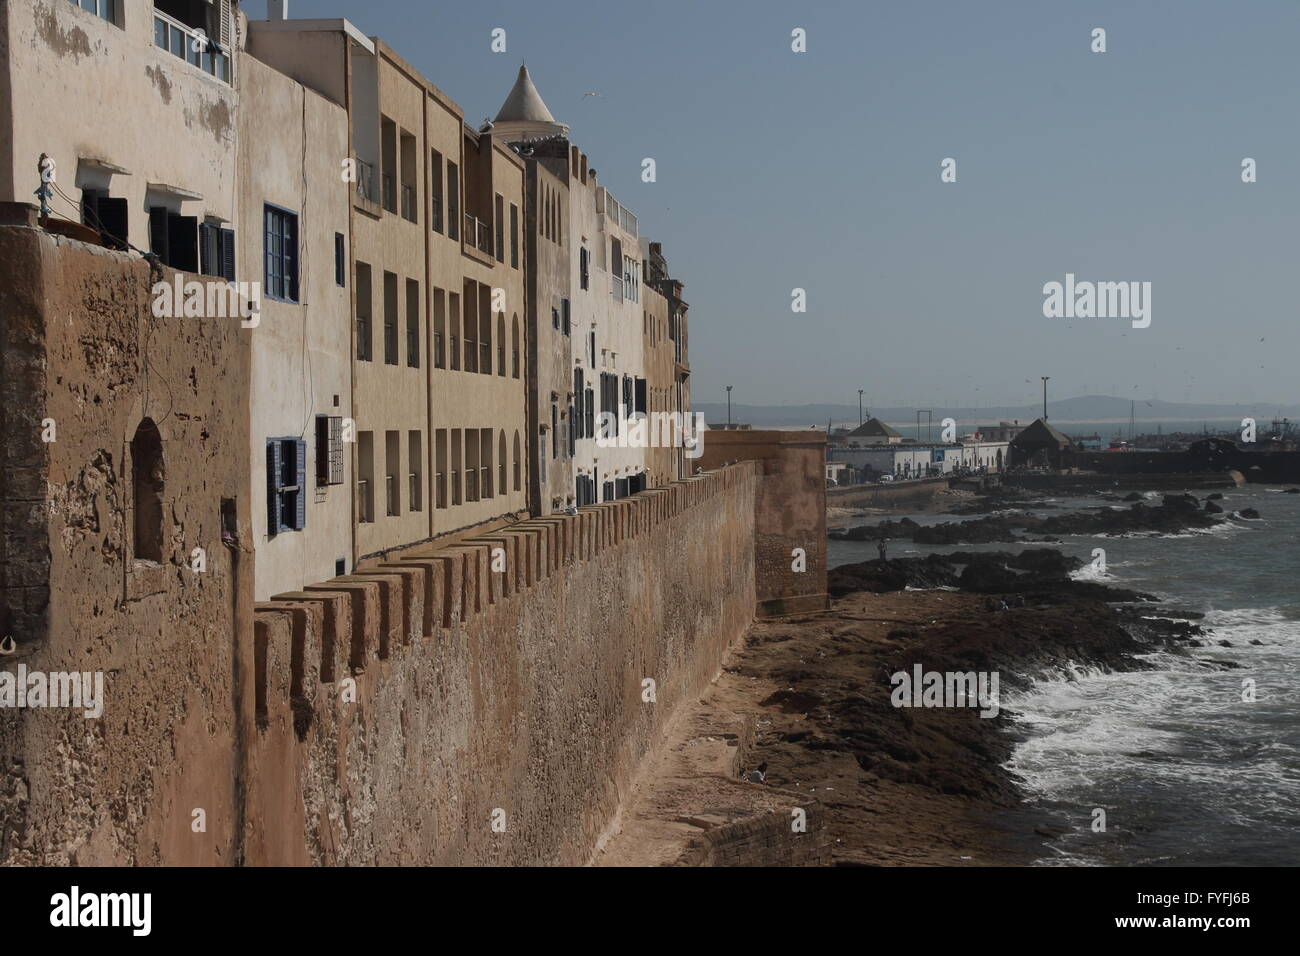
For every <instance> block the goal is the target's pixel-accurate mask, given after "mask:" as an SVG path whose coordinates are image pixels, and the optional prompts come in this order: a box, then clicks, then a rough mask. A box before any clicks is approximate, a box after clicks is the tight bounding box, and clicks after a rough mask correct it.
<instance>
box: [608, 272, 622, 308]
mask: <svg viewBox="0 0 1300 956" xmlns="http://www.w3.org/2000/svg"><path fill="white" fill-rule="evenodd" d="M609 294H610V295H612V296H613V297H614V301H615V302H622V301H623V277H622V276H620V275H617V274H615V273H613V272H611V273H610V274H609Z"/></svg>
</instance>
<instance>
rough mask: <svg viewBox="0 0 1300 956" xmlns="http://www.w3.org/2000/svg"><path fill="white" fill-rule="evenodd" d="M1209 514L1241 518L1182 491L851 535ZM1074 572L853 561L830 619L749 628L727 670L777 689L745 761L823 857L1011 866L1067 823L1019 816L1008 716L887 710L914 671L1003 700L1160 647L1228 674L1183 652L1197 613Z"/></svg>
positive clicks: (1146, 525) (1174, 521)
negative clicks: (810, 811)
mask: <svg viewBox="0 0 1300 956" xmlns="http://www.w3.org/2000/svg"><path fill="white" fill-rule="evenodd" d="M1211 503H1212V502H1211ZM976 506H977V507H978V506H979V505H978V503H977V505H976ZM1223 520H1250V519H1249V518H1246V517H1245V515H1244V513H1243V515H1242V516H1238V517H1234V518H1233V519H1229V518H1227V517H1223V516H1220V515H1218V514H1216V512H1215V510H1214V509H1208V510H1207V509H1206V508H1205V506H1204V504H1203V503H1202V502H1199V501H1197V500H1196V499H1195V498H1193V497H1192V496H1190V495H1167V496H1165V497H1164V499H1163V500H1162V501H1161V502H1160V503H1159V504H1158V505H1154V506H1153V505H1150V504H1148V503H1147V502H1146V501H1145V500H1139V501H1136V502H1133V503H1131V507H1129V508H1125V509H1122V510H1114V509H1112V508H1110V507H1104V508H1101V509H1097V510H1093V511H1084V512H1079V513H1075V514H1063V515H1060V516H1052V517H1050V518H1031V517H1028V516H1003V515H994V516H989V517H987V518H983V519H977V520H976V521H974V522H961V523H958V524H954V525H948V526H946V527H948V528H954V527H955V528H958V529H963V530H961V531H958V532H957V534H955V535H954V536H953V537H951V538H949V537H946V536H944V533H943V532H942V531H936V529H934V528H922V526H920V525H917V524H916V523H915V522H910V521H909V520H908V519H903V520H902V521H886V522H881V523H880V524H877V525H874V526H872V528H873V531H874V534H872V535H869V536H865V537H862V538H859V539H858V540H875V539H876V538H877V537H893V536H897V537H904V536H908V537H912V538H913V540H925V539H926V538H927V537H928V536H930V535H934V537H928V539H929V540H939V541H949V540H961V539H963V538H974V539H975V540H980V541H984V540H990V539H989V538H988V537H987V536H986V535H985V533H984V531H985V530H987V529H993V528H998V527H1001V528H1003V529H1005V530H1007V531H1009V532H1012V533H1013V535H1014V533H1015V532H1021V531H1031V532H1036V533H1043V532H1050V531H1054V532H1055V533H1081V532H1080V530H1079V529H1089V531H1090V532H1091V533H1097V532H1098V531H1102V530H1103V529H1104V530H1105V531H1107V532H1115V533H1127V532H1131V531H1135V530H1150V531H1161V532H1165V533H1170V532H1173V533H1176V532H1178V531H1182V530H1186V529H1187V528H1193V527H1197V528H1203V527H1209V526H1211V525H1212V524H1214V523H1217V522H1219V521H1223ZM941 527H944V526H941ZM882 528H885V529H886V531H885V532H883V533H882V532H881V530H880V529H882ZM900 528H902V529H905V530H906V531H907V534H906V535H904V534H899V533H898V531H899V529H900ZM972 528H975V529H981V530H976V531H974V532H972V530H971V529H972ZM918 531H919V532H922V534H921V536H920V537H918V536H917V532H918ZM992 540H1008V539H1006V538H993V539H992ZM1009 540H1016V541H1021V540H1024V539H1022V538H1020V537H1019V536H1018V535H1015V536H1012V537H1010V539H1009ZM1081 566H1082V562H1080V561H1079V560H1078V559H1076V558H1073V557H1070V556H1068V555H1065V554H1063V553H1061V552H1060V551H1058V550H1055V549H1050V548H1041V547H1039V548H1026V549H1023V550H1019V551H1015V550H1010V549H1009V550H1005V551H996V552H961V551H955V552H952V553H948V554H932V555H929V556H926V557H923V558H896V559H892V560H888V561H880V560H872V561H865V562H861V563H857V564H850V565H844V566H841V567H837V568H834V569H832V570H831V572H830V574H829V578H828V588H829V591H830V593H831V596H832V607H831V609H830V610H829V611H827V612H824V613H819V614H809V615H803V616H798V617H792V618H786V619H783V620H778V621H771V622H760V623H759V624H756V625H755V627H754V629H753V631H752V633H751V635H750V639H749V640H748V642H747V643H746V645H745V647H744V648H743V649H742V650H741V652H740V653H739V654H738V659H737V661H736V662H735V664H734V674H735V675H736V676H737V677H739V678H740V679H742V680H748V681H751V682H753V683H754V684H755V685H756V686H777V687H778V689H777V690H775V691H773V692H772V693H770V694H767V695H766V696H765V697H763V698H762V699H761V700H760V701H759V702H758V703H759V705H760V707H761V712H760V717H761V720H760V725H761V729H760V732H759V733H758V734H757V736H756V740H755V743H754V747H753V754H752V758H751V759H752V760H753V761H754V763H755V764H756V765H761V766H762V768H763V772H764V774H765V780H766V782H768V783H769V784H771V785H776V786H781V787H785V788H788V789H795V790H803V791H805V792H808V793H810V794H811V795H813V796H815V797H818V798H820V799H821V801H822V803H823V804H824V806H825V808H826V821H827V822H826V826H827V831H828V835H829V836H830V838H831V839H830V845H831V859H832V862H833V863H835V864H837V865H844V866H853V865H866V866H873V865H981V864H983V865H1023V864H1027V863H1030V862H1032V861H1033V860H1035V859H1039V858H1042V857H1043V856H1045V855H1046V854H1047V853H1048V852H1049V851H1048V850H1047V849H1046V847H1047V845H1048V844H1049V843H1050V841H1051V840H1053V839H1055V838H1056V837H1057V836H1059V835H1060V834H1062V833H1065V832H1067V829H1068V827H1067V826H1065V825H1064V824H1065V821H1061V820H1055V819H1052V818H1051V817H1050V816H1047V815H1045V814H1044V813H1042V812H1041V811H1039V810H1037V809H1034V808H1031V807H1029V806H1027V805H1026V804H1025V802H1024V800H1023V794H1022V792H1021V790H1020V788H1019V786H1018V784H1017V781H1016V779H1015V778H1014V776H1013V774H1012V773H1011V772H1010V771H1009V770H1007V769H1006V767H1005V766H1004V764H1006V762H1007V760H1008V759H1009V758H1010V756H1011V753H1012V750H1013V748H1014V746H1015V744H1016V742H1017V740H1018V735H1017V730H1016V725H1015V723H1014V720H1013V715H1012V714H1011V713H1010V712H1008V711H1007V710H1006V709H1005V708H1004V709H1002V710H1001V712H1000V713H999V714H998V715H997V716H995V717H981V716H979V712H978V709H975V708H971V707H951V706H945V707H897V706H894V703H893V702H892V701H891V690H892V685H891V680H890V678H891V675H894V674H897V673H899V672H904V673H909V672H911V671H912V670H913V669H914V668H915V667H916V666H917V665H920V666H921V667H922V668H923V669H924V671H927V672H930V671H938V672H944V673H949V672H955V673H969V672H995V673H997V674H998V675H999V678H1000V686H1001V692H1002V693H1003V694H1006V693H1007V692H1008V691H1015V690H1021V689H1025V688H1027V687H1029V686H1030V685H1031V684H1032V683H1033V682H1034V681H1036V680H1038V679H1043V678H1051V677H1058V678H1059V677H1061V676H1065V675H1068V674H1069V673H1070V672H1072V671H1074V670H1075V669H1078V668H1086V669H1094V670H1101V671H1129V670H1142V669H1147V668H1149V667H1151V666H1153V665H1151V664H1149V663H1148V662H1147V660H1146V659H1145V658H1146V655H1149V654H1151V653H1152V652H1154V651H1157V650H1161V651H1165V652H1167V653H1173V654H1177V655H1182V656H1185V657H1187V658H1188V659H1189V660H1192V661H1195V662H1196V663H1197V664H1198V666H1203V667H1205V668H1207V669H1209V668H1213V669H1229V668H1232V667H1234V666H1236V665H1234V664H1232V663H1225V662H1223V661H1217V660H1209V659H1205V658H1201V657H1198V655H1197V648H1199V647H1203V646H1206V645H1207V644H1208V643H1211V637H1210V636H1209V635H1208V634H1207V633H1206V632H1205V631H1204V630H1203V628H1202V627H1201V625H1200V624H1199V623H1198V622H1199V620H1200V618H1201V617H1202V615H1200V614H1199V613H1197V612H1194V611H1189V610H1184V609H1179V608H1175V607H1167V606H1164V605H1161V604H1158V603H1157V602H1156V599H1155V598H1154V597H1153V596H1152V595H1149V594H1144V593H1141V592H1138V591H1133V590H1130V589H1125V588H1118V587H1113V586H1110V585H1106V584H1102V583H1099V582H1095V581H1087V580H1074V579H1073V578H1072V577H1071V574H1072V572H1074V571H1076V570H1077V569H1078V568H1080V567H1081ZM1214 643H1219V644H1226V643H1227V642H1224V641H1218V642H1214ZM1075 822H1076V823H1077V821H1075Z"/></svg>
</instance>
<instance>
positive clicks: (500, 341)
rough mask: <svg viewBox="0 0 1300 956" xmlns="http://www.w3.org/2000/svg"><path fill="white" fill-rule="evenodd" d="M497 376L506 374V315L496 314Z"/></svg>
mask: <svg viewBox="0 0 1300 956" xmlns="http://www.w3.org/2000/svg"><path fill="white" fill-rule="evenodd" d="M497 374H498V375H500V376H501V377H503V378H504V377H505V374H506V314H505V313H504V312H498V313H497Z"/></svg>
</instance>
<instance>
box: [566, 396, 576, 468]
mask: <svg viewBox="0 0 1300 956" xmlns="http://www.w3.org/2000/svg"><path fill="white" fill-rule="evenodd" d="M564 428H565V434H566V435H567V436H568V439H569V457H570V458H572V457H573V456H574V455H576V454H577V453H578V446H577V440H578V423H577V421H576V420H575V419H574V417H573V406H572V405H570V406H569V420H568V422H566V423H565V426H564Z"/></svg>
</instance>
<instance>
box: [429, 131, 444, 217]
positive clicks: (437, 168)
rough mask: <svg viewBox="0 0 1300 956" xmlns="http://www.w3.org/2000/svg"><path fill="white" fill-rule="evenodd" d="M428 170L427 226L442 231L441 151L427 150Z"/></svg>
mask: <svg viewBox="0 0 1300 956" xmlns="http://www.w3.org/2000/svg"><path fill="white" fill-rule="evenodd" d="M429 172H430V176H431V179H432V184H431V188H430V190H429V228H430V229H432V230H433V231H434V232H442V153H440V152H438V151H437V150H436V149H433V150H430V151H429Z"/></svg>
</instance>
